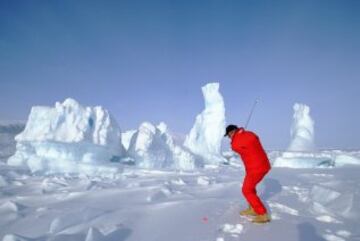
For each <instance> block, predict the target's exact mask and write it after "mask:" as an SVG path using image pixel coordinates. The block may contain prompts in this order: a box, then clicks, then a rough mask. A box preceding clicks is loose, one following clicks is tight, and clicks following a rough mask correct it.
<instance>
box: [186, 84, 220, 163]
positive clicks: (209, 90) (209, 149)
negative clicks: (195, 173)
mask: <svg viewBox="0 0 360 241" xmlns="http://www.w3.org/2000/svg"><path fill="white" fill-rule="evenodd" d="M202 93H203V96H204V100H205V109H204V110H203V111H202V112H201V113H200V114H199V115H197V116H196V120H195V124H194V126H193V128H192V129H191V131H190V133H189V134H188V135H187V136H186V139H185V142H184V146H186V147H187V148H189V150H191V151H192V152H193V153H195V154H197V155H199V156H201V157H203V159H204V161H205V162H206V163H209V164H219V163H222V162H224V161H225V160H224V158H223V157H222V156H221V142H222V140H223V138H224V131H225V104H224V100H223V97H222V95H221V94H220V92H219V83H209V84H207V85H205V86H203V87H202Z"/></svg>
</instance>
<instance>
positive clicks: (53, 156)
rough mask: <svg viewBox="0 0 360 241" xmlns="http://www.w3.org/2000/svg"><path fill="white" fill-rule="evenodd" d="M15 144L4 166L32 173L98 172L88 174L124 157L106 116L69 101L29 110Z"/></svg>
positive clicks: (100, 110)
mask: <svg viewBox="0 0 360 241" xmlns="http://www.w3.org/2000/svg"><path fill="white" fill-rule="evenodd" d="M15 140H16V141H17V147H16V153H15V154H14V155H13V156H12V157H10V158H9V160H8V164H10V165H14V166H21V165H25V166H27V167H28V168H30V170H31V171H32V172H79V171H83V170H86V172H89V171H90V172H92V171H98V170H96V169H93V170H91V169H92V165H91V164H93V163H106V162H109V161H110V160H118V159H120V158H121V157H122V156H123V155H124V149H123V147H122V144H121V131H120V128H119V126H118V125H117V123H116V121H115V120H114V119H113V118H112V116H111V115H110V113H109V112H108V111H107V110H105V109H104V108H103V107H101V106H96V107H83V106H81V105H80V104H79V103H78V102H76V101H75V100H73V99H66V100H65V101H64V102H63V103H59V102H57V103H56V104H55V107H44V106H35V107H33V108H32V109H31V113H30V115H29V118H28V121H27V123H26V126H25V130H24V131H23V132H21V133H20V134H19V135H17V136H16V137H15ZM105 169H106V168H105Z"/></svg>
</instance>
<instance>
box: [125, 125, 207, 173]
mask: <svg viewBox="0 0 360 241" xmlns="http://www.w3.org/2000/svg"><path fill="white" fill-rule="evenodd" d="M127 154H128V156H129V157H131V158H132V159H134V160H135V163H136V165H137V166H139V167H142V168H155V169H159V168H173V169H177V170H193V169H195V168H197V167H200V166H201V164H202V162H201V159H199V158H198V157H196V156H195V155H193V154H192V153H191V152H189V151H187V150H186V149H185V148H183V147H181V146H178V145H176V144H175V143H174V141H173V139H172V137H171V135H170V134H169V132H168V129H167V126H166V124H165V123H163V122H162V123H160V124H159V125H158V126H154V125H153V124H151V123H149V122H144V123H142V124H141V125H140V127H139V129H138V130H137V131H136V132H135V133H134V134H133V135H132V138H131V141H130V144H129V149H128V151H127Z"/></svg>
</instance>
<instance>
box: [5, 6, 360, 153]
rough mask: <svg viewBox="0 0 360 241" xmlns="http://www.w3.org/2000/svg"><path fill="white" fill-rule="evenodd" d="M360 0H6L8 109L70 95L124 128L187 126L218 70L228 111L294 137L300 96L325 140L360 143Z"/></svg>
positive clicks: (21, 114)
mask: <svg viewBox="0 0 360 241" xmlns="http://www.w3.org/2000/svg"><path fill="white" fill-rule="evenodd" d="M359 12H360V1H356V0H354V1H351V0H348V1H340V0H324V1H321V0H312V1H291V0H286V1H282V0H279V1H269V0H267V1H261V0H259V1H254V0H249V1H226V0H225V1H220V0H216V1H212V0H206V1H205V0H199V1H186V0H182V1H170V0H168V1H136V0H133V1H120V0H119V1H81V0H78V1H70V0H64V1H55V0H54V1H50V0H47V1H41V0H39V1H10V0H9V1H8V0H1V1H0V119H1V120H14V119H16V120H18V119H22V120H24V119H26V118H27V115H28V113H29V111H30V108H31V106H33V105H53V104H54V103H55V101H62V100H64V99H65V98H67V97H73V98H75V99H77V100H78V101H79V102H80V103H82V104H84V105H103V106H104V107H106V108H107V109H109V110H110V111H111V112H112V113H113V115H114V116H115V117H116V119H117V120H118V122H119V124H120V126H121V127H122V129H131V128H136V127H137V126H138V125H139V124H140V123H141V122H142V121H151V122H154V123H157V122H159V121H165V122H166V123H167V124H168V125H169V127H170V129H172V130H173V131H174V132H179V133H187V132H188V131H189V130H190V128H191V127H192V124H193V122H194V119H195V116H196V114H198V113H199V112H200V111H201V110H202V108H203V105H204V104H203V100H202V95H201V90H200V88H201V86H202V85H204V84H206V83H208V82H213V81H217V82H220V84H221V87H220V88H221V92H222V94H223V96H224V99H225V104H226V108H227V109H226V116H227V121H228V122H229V123H238V124H239V125H241V124H242V123H243V122H245V120H246V118H247V114H248V112H249V110H250V108H251V105H252V103H253V101H254V99H255V98H260V99H261V103H260V104H259V106H258V108H257V109H256V110H255V113H254V116H253V119H252V122H251V123H250V126H249V127H250V129H253V130H255V131H256V132H257V133H258V134H259V135H260V136H261V137H262V139H263V142H264V145H265V146H266V147H267V148H271V149H273V148H286V146H287V145H288V143H289V138H290V137H289V130H290V125H291V120H292V106H293V104H294V103H295V102H301V103H305V104H308V105H309V106H310V107H311V113H312V116H313V118H314V120H315V123H316V126H315V134H316V143H317V146H319V147H321V148H360V128H359V123H360V111H359V110H360V108H359V103H360V97H359V96H360V95H359V92H360V14H358V13H359Z"/></svg>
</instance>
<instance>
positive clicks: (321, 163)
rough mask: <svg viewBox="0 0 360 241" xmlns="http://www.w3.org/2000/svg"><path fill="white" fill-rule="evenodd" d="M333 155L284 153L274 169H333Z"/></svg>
mask: <svg viewBox="0 0 360 241" xmlns="http://www.w3.org/2000/svg"><path fill="white" fill-rule="evenodd" d="M334 165H335V163H334V160H333V157H332V155H329V154H326V153H315V152H283V153H282V154H281V155H280V156H279V157H277V158H276V159H275V161H274V163H273V166H274V167H290V168H315V167H333V166H334Z"/></svg>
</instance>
